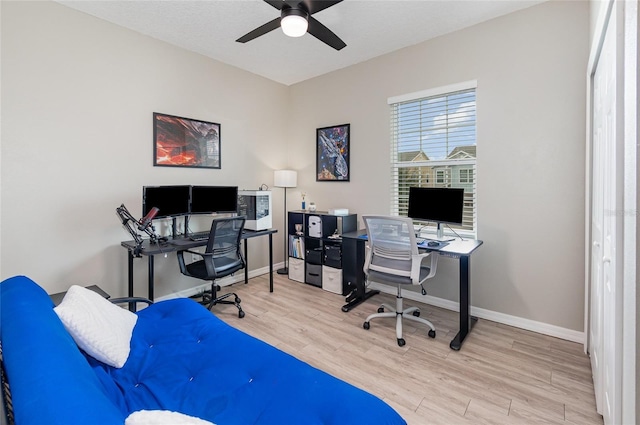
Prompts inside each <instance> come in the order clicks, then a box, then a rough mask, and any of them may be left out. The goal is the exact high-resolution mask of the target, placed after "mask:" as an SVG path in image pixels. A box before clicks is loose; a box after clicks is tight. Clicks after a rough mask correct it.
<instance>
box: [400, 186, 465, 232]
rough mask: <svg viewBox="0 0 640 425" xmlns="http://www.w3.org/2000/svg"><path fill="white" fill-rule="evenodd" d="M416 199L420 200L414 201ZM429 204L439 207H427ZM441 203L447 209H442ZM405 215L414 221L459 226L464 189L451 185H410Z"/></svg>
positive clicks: (461, 216)
mask: <svg viewBox="0 0 640 425" xmlns="http://www.w3.org/2000/svg"><path fill="white" fill-rule="evenodd" d="M418 200H419V201H420V202H416V201H418ZM412 201H413V202H412ZM452 202H453V203H454V205H453V206H452V205H451V203H452ZM431 204H432V205H438V206H439V207H440V208H441V209H440V211H439V212H438V210H436V209H428V208H430V207H429V205H431ZM447 204H448V205H447ZM443 205H447V210H443V209H442V206H443ZM458 211H459V215H458ZM407 216H408V217H410V218H412V219H413V220H416V221H424V222H433V223H445V224H453V225H457V226H461V225H462V224H463V222H464V189H463V188H451V187H417V186H413V187H410V188H409V201H408V205H407ZM458 217H459V220H458Z"/></svg>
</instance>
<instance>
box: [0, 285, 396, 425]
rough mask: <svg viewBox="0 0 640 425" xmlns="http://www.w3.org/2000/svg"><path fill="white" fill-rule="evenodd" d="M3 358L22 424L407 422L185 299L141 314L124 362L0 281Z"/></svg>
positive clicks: (45, 302) (26, 289) (36, 297)
mask: <svg viewBox="0 0 640 425" xmlns="http://www.w3.org/2000/svg"><path fill="white" fill-rule="evenodd" d="M0 301H1V306H0V308H1V322H0V323H1V327H0V336H1V340H2V357H3V365H4V371H5V373H6V376H5V378H6V380H7V381H8V384H9V388H10V393H11V394H10V396H11V399H12V405H13V409H12V410H13V414H12V415H13V417H14V418H15V423H16V424H17V425H30V424H37V425H42V424H47V425H55V424H64V425H73V424H92V425H100V424H109V425H113V424H124V422H125V418H127V417H128V416H129V415H130V414H131V413H132V412H135V411H139V410H170V411H174V412H180V413H183V414H186V415H190V416H194V417H197V418H202V419H204V420H207V421H210V422H213V423H215V424H218V425H226V424H242V425H248V424H278V425H284V424H304V425H314V424H340V425H345V424H358V425H360V424H367V425H375V424H386V425H395V424H405V421H404V420H403V419H402V418H401V417H400V416H399V415H398V414H397V413H396V412H395V411H394V410H393V409H392V408H391V407H390V406H389V405H387V404H386V403H384V402H383V401H382V400H380V399H379V398H377V397H375V396H373V395H371V394H369V393H367V392H365V391H363V390H361V389H358V388H356V387H354V386H352V385H350V384H348V383H346V382H344V381H341V380H339V379H337V378H335V377H333V376H331V375H329V374H327V373H325V372H323V371H321V370H318V369H316V368H314V367H312V366H310V365H308V364H306V363H304V362H302V361H300V360H298V359H296V358H294V357H292V356H290V355H289V354H286V353H284V352H282V351H280V350H278V349H277V348H275V347H272V346H270V345H268V344H266V343H264V342H262V341H260V340H258V339H256V338H253V337H251V336H249V335H247V334H245V333H243V332H241V331H239V330H237V329H235V328H233V327H231V326H229V325H227V324H225V323H224V322H222V321H221V320H220V319H218V318H217V317H216V316H214V315H213V314H212V313H211V312H209V311H207V310H206V309H205V308H203V307H202V306H200V305H199V304H197V303H196V302H194V301H192V300H189V299H175V300H169V301H161V302H158V303H155V304H153V305H151V306H149V307H148V308H146V309H143V310H142V311H140V312H138V313H137V315H138V319H137V322H136V323H135V327H134V328H133V334H132V337H131V343H130V349H131V351H130V354H129V357H128V359H127V360H126V363H125V364H124V366H123V367H122V368H114V367H111V366H107V365H105V364H103V363H100V362H99V361H97V360H95V359H94V358H92V357H90V356H88V355H87V354H85V353H84V352H82V350H80V349H79V348H78V346H77V345H76V344H75V342H74V340H73V339H72V337H71V336H70V334H69V333H68V332H67V331H66V330H65V327H64V326H63V324H62V322H61V321H60V319H59V318H58V316H57V315H56V313H55V312H54V310H53V304H52V302H51V300H50V298H49V296H48V295H47V294H46V292H45V291H44V290H43V289H42V288H41V287H39V286H38V285H37V284H36V283H34V282H33V281H31V280H30V279H29V278H26V277H24V276H19V277H14V278H10V279H7V280H5V281H4V282H2V283H1V284H0Z"/></svg>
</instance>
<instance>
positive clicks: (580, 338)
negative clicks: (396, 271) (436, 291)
mask: <svg viewBox="0 0 640 425" xmlns="http://www.w3.org/2000/svg"><path fill="white" fill-rule="evenodd" d="M368 287H369V289H377V290H379V291H380V292H383V293H385V294H391V295H396V293H397V289H396V288H395V287H394V286H389V285H383V284H379V283H375V282H372V283H370V284H369V286H368ZM402 296H403V297H404V298H407V299H410V300H413V301H418V302H421V303H424V304H429V305H433V306H436V307H441V308H444V309H447V310H453V311H460V304H459V303H458V302H455V301H450V300H445V299H443V298H438V297H432V296H430V295H422V294H421V293H420V292H415V291H403V292H402ZM471 315H472V316H475V317H478V318H480V319H486V320H491V321H492V322H497V323H502V324H504V325H509V326H513V327H516V328H520V329H526V330H528V331H532V332H537V333H540V334H543V335H549V336H553V337H556V338H560V339H565V340H567V341H572V342H578V343H580V344H584V342H585V337H586V336H585V333H584V332H581V331H575V330H572V329H566V328H562V327H560V326H555V325H550V324H548V323H543V322H537V321H535V320H529V319H524V318H522V317H517V316H511V315H509V314H504V313H499V312H496V311H491V310H486V309H484V308H479V307H474V306H471Z"/></svg>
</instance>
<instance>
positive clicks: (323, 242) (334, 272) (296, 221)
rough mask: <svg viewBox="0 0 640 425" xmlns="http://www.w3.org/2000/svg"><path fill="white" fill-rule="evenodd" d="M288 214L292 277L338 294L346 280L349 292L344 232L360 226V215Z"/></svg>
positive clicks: (307, 212) (325, 213) (293, 212)
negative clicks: (344, 254) (346, 276)
mask: <svg viewBox="0 0 640 425" xmlns="http://www.w3.org/2000/svg"><path fill="white" fill-rule="evenodd" d="M287 214H288V216H287V217H288V226H287V238H288V242H289V249H288V250H287V253H288V256H289V259H290V264H291V266H290V267H289V278H290V279H293V280H296V281H298V282H305V283H307V284H309V285H313V286H317V287H319V288H324V289H326V290H327V291H330V292H334V293H336V294H339V293H341V291H340V288H339V286H340V283H342V287H343V288H342V289H343V291H342V294H346V293H348V292H345V291H344V288H345V281H344V277H343V273H342V267H343V264H342V243H343V241H342V234H343V233H349V232H354V231H355V230H357V228H358V215H357V214H346V215H335V214H329V213H327V212H323V211H313V212H311V211H289V212H288V213H287ZM300 261H302V262H303V264H302V266H303V267H300V266H301V265H300V263H299V262H300ZM301 269H303V270H301ZM324 274H326V276H323V275H324ZM336 282H337V283H336ZM325 286H326V288H325ZM329 288H330V289H329Z"/></svg>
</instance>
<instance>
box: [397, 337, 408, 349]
mask: <svg viewBox="0 0 640 425" xmlns="http://www.w3.org/2000/svg"><path fill="white" fill-rule="evenodd" d="M404 344H406V342H405V340H404V338H398V346H400V347H402V346H404Z"/></svg>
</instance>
